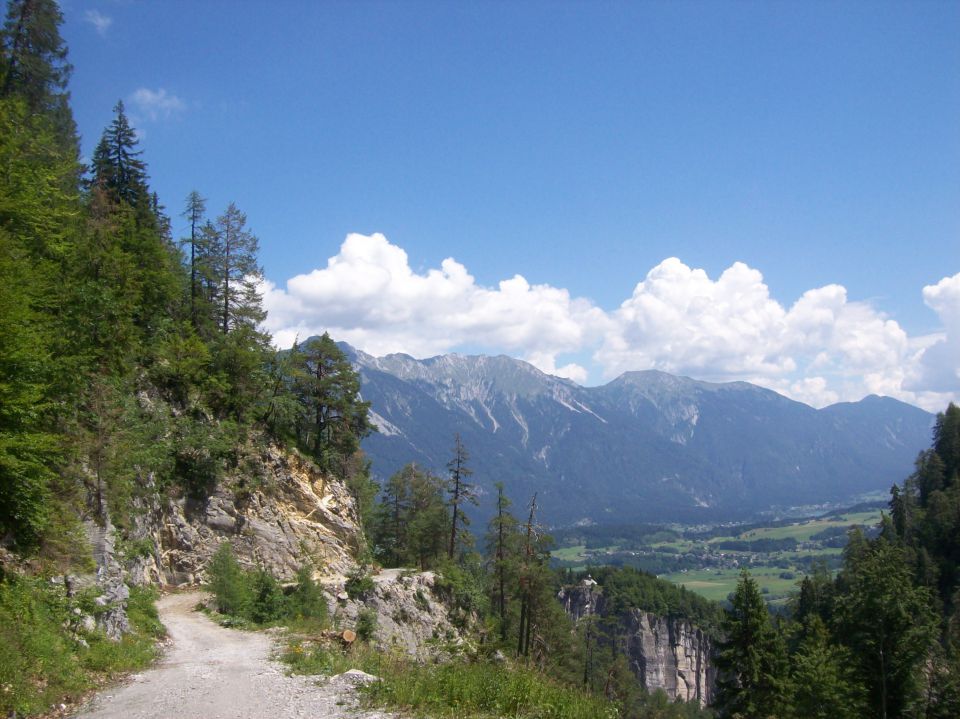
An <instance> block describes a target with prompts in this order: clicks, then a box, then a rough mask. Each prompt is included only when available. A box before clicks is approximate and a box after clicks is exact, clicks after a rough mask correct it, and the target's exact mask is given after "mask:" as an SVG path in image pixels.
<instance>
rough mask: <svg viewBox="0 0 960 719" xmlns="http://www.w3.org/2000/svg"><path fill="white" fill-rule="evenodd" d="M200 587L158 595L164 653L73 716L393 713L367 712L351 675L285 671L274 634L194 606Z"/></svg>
mask: <svg viewBox="0 0 960 719" xmlns="http://www.w3.org/2000/svg"><path fill="white" fill-rule="evenodd" d="M202 597H203V595H202V594H200V593H198V592H191V593H186V594H170V595H167V596H165V597H163V598H162V599H160V601H159V602H158V603H157V607H158V609H159V610H160V619H161V620H162V621H163V623H164V625H166V627H167V632H168V633H169V635H170V639H171V640H172V645H171V646H170V647H169V648H168V651H167V652H166V654H165V656H164V658H163V659H162V660H161V661H160V662H159V663H158V664H157V665H156V666H155V667H154V668H152V669H149V670H147V671H144V672H142V673H140V674H136V675H134V676H133V677H131V679H130V681H129V682H128V683H127V684H125V685H123V686H120V687H114V688H113V689H112V690H106V691H104V692H101V693H100V694H98V695H97V696H96V697H95V698H94V699H93V700H91V702H90V703H89V704H87V705H86V706H85V707H84V709H83V711H82V712H81V713H80V714H77V715H76V717H75V719H286V717H308V718H316V719H346V718H347V717H350V718H351V719H361V718H362V719H389V717H390V716H391V715H388V714H383V713H378V712H361V711H359V710H358V709H357V708H356V707H357V702H356V695H355V692H354V687H353V683H352V681H351V677H350V676H349V675H341V676H340V677H335V678H334V679H331V680H329V681H326V680H321V682H320V683H318V681H317V678H316V677H303V676H286V675H285V674H284V669H283V667H282V666H281V665H280V664H278V663H277V662H275V661H273V660H271V659H270V653H271V650H272V649H273V639H272V638H271V637H270V636H269V635H267V634H263V633H259V632H241V631H237V630H234V629H226V628H224V627H221V626H219V625H218V624H215V623H214V622H212V621H211V620H210V619H208V618H207V617H206V616H204V615H203V614H200V613H199V612H195V611H193V608H194V607H195V606H196V604H197V602H199V601H200V600H201V598H202Z"/></svg>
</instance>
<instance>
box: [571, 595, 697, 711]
mask: <svg viewBox="0 0 960 719" xmlns="http://www.w3.org/2000/svg"><path fill="white" fill-rule="evenodd" d="M558 598H559V599H560V601H561V603H562V604H563V606H564V609H566V611H567V613H568V614H569V615H570V616H571V617H573V619H574V620H576V621H579V620H580V619H582V618H583V617H588V616H591V615H598V616H606V603H605V601H604V597H603V594H602V592H600V591H599V589H598V588H597V586H596V584H593V583H591V582H590V580H585V582H584V583H583V584H581V585H579V586H576V587H571V588H566V589H564V590H562V591H561V592H560V595H559V597H558ZM616 626H617V629H616V637H615V641H616V643H617V645H618V646H620V647H622V651H624V652H625V654H626V656H627V659H628V660H629V662H630V668H631V669H632V670H633V673H634V674H635V675H636V677H637V679H638V681H639V682H640V683H641V684H643V686H644V687H646V688H647V690H648V691H656V690H657V689H662V690H663V691H664V692H666V694H667V696H668V697H669V698H670V699H671V700H673V699H683V700H684V701H697V702H699V703H700V706H706V705H707V704H709V703H710V702H711V701H712V699H713V689H714V685H715V683H716V668H715V667H714V666H713V663H712V661H711V652H712V651H713V646H712V642H711V641H710V638H709V637H708V636H707V635H706V634H705V633H704V632H703V631H702V630H700V629H698V628H697V627H695V626H693V625H692V624H691V623H690V622H688V621H686V620H683V619H677V618H671V617H660V616H657V615H656V614H651V613H650V612H644V611H641V610H639V609H633V610H631V611H629V612H627V613H625V614H623V615H621V616H620V617H618V623H617V625H616Z"/></svg>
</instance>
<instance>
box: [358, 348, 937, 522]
mask: <svg viewBox="0 0 960 719" xmlns="http://www.w3.org/2000/svg"><path fill="white" fill-rule="evenodd" d="M340 346H341V349H343V350H344V352H345V353H346V354H347V355H348V357H349V358H350V360H351V362H353V364H354V366H355V367H356V368H357V370H358V371H359V373H360V375H361V379H362V392H363V395H364V399H366V400H369V401H370V402H371V407H372V412H373V421H374V423H375V424H377V425H378V426H380V427H381V428H382V429H383V430H384V431H381V432H380V433H377V434H374V435H371V436H370V437H368V438H367V439H366V440H364V443H363V446H364V449H365V450H366V451H367V454H368V455H369V457H370V458H371V460H372V462H373V470H374V474H375V475H376V476H377V477H378V478H379V479H381V480H382V479H384V478H385V477H387V476H389V475H390V474H392V473H393V472H395V471H397V470H398V469H399V468H400V467H401V466H402V465H404V464H406V463H407V462H410V461H416V462H418V463H419V464H421V465H423V466H426V467H429V468H432V469H433V470H434V471H436V472H438V473H441V474H442V473H443V472H444V467H445V465H446V462H447V460H448V459H449V456H448V455H449V453H450V448H451V447H452V445H453V435H454V433H459V434H460V435H461V437H462V438H463V441H464V443H465V444H466V446H467V447H468V449H469V450H470V452H471V455H472V458H471V466H472V467H473V469H474V470H475V474H474V480H475V481H476V482H477V484H478V488H479V489H480V491H481V495H482V496H481V508H480V510H479V512H478V514H479V515H480V516H486V515H488V514H489V511H490V506H491V505H490V503H491V498H492V495H493V483H494V482H496V481H504V483H505V484H506V487H507V492H508V494H509V495H510V496H512V497H513V498H514V499H515V501H517V502H526V501H527V500H528V498H529V497H530V496H531V495H532V494H533V493H534V492H537V494H538V505H539V506H540V507H541V509H542V517H543V518H544V521H545V522H548V523H550V524H556V525H562V524H567V523H572V522H576V521H582V520H585V519H586V520H589V521H595V522H599V523H604V522H612V521H650V520H660V521H709V520H726V519H738V518H743V517H745V516H749V514H751V513H755V512H757V511H761V510H764V509H768V508H770V507H773V506H781V507H783V506H790V505H798V504H820V503H825V502H832V501H843V500H846V499H849V498H850V497H852V496H855V495H857V494H860V493H863V492H867V491H873V490H878V489H886V488H887V487H889V486H890V485H891V484H892V483H893V482H895V481H898V480H900V479H902V478H903V477H904V476H906V475H907V474H909V472H910V470H911V467H912V462H913V460H914V458H915V456H916V454H917V452H918V451H920V450H921V449H922V448H923V447H924V446H926V445H927V444H928V443H929V438H930V427H931V426H932V422H933V419H934V418H933V415H931V414H929V413H927V412H925V411H924V410H922V409H919V408H917V407H913V406H912V405H908V404H906V403H904V402H900V401H899V400H895V399H892V398H884V397H875V396H871V397H867V398H864V399H863V400H861V401H859V402H844V403H838V404H835V405H830V406H829V407H824V408H821V409H815V408H813V407H810V406H809V405H806V404H804V403H802V402H798V401H796V400H792V399H790V398H788V397H784V396H783V395H780V394H779V393H777V392H775V391H773V390H770V389H766V388H763V387H759V386H757V385H753V384H750V383H747V382H726V383H716V382H704V381H701V380H696V379H693V378H690V377H678V376H675V375H670V374H668V373H665V372H660V371H657V370H642V371H635V372H627V373H624V374H622V375H620V376H619V377H617V378H615V379H613V380H611V381H610V382H608V383H606V384H604V385H600V386H596V387H584V386H581V385H578V384H576V383H575V382H572V381H571V380H567V379H563V378H559V377H554V376H552V375H548V374H546V373H544V372H542V371H541V370H539V369H537V368H536V367H533V366H532V365H530V364H529V363H526V362H523V361H522V360H516V359H513V358H510V357H506V356H504V355H498V356H495V357H490V356H485V355H459V354H449V355H438V356H436V357H431V358H428V359H424V360H417V359H415V358H413V357H410V356H409V355H402V354H393V355H387V356H386V357H380V358H378V357H374V356H372V355H369V354H367V353H365V352H362V351H359V350H355V349H354V348H352V347H350V346H349V345H347V344H345V343H341V344H340Z"/></svg>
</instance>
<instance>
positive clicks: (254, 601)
mask: <svg viewBox="0 0 960 719" xmlns="http://www.w3.org/2000/svg"><path fill="white" fill-rule="evenodd" d="M250 579H251V581H250V585H251V590H252V591H251V595H252V596H251V600H250V605H249V617H250V619H251V621H253V622H256V623H257V624H269V623H271V622H275V621H277V620H279V619H281V618H282V617H284V616H286V615H287V601H286V597H284V596H283V589H282V588H281V587H280V582H278V581H277V580H276V579H275V578H274V576H273V575H272V574H270V572H268V571H266V570H265V569H259V570H257V571H255V572H253V575H252V577H251V578H250Z"/></svg>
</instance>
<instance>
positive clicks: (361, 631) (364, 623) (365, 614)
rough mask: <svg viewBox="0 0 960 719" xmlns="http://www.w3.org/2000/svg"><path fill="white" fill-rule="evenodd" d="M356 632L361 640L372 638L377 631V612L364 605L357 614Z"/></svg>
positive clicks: (366, 640)
mask: <svg viewBox="0 0 960 719" xmlns="http://www.w3.org/2000/svg"><path fill="white" fill-rule="evenodd" d="M356 632H357V638H358V639H360V640H361V641H364V642H369V641H370V640H371V639H373V635H374V634H376V632H377V613H376V612H375V611H373V610H372V609H369V608H366V607H364V608H363V609H361V610H360V612H359V613H358V614H357V625H356Z"/></svg>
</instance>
